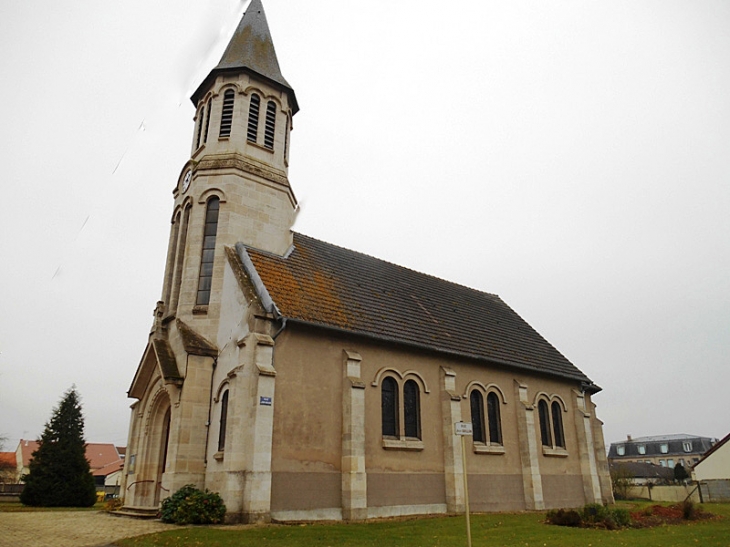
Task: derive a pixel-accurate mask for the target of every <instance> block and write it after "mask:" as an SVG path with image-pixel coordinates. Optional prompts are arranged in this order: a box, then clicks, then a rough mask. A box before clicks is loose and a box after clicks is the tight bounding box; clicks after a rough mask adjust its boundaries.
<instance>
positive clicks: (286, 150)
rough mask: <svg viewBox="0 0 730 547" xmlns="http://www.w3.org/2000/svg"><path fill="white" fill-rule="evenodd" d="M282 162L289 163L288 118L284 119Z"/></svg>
mask: <svg viewBox="0 0 730 547" xmlns="http://www.w3.org/2000/svg"><path fill="white" fill-rule="evenodd" d="M284 123H285V124H286V127H285V128H284V161H286V162H288V161H289V116H287V117H286V118H285V119H284Z"/></svg>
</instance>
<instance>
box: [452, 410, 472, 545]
mask: <svg viewBox="0 0 730 547" xmlns="http://www.w3.org/2000/svg"><path fill="white" fill-rule="evenodd" d="M454 429H455V431H456V434H457V435H458V436H459V437H461V466H462V467H463V468H464V504H465V507H464V509H465V511H464V513H465V514H466V545H467V547H471V523H470V522H469V485H468V484H467V477H466V447H465V446H464V445H465V443H464V437H466V436H467V435H472V434H473V430H472V425H471V422H456V423H455V424H454Z"/></svg>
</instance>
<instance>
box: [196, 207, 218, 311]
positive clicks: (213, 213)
mask: <svg viewBox="0 0 730 547" xmlns="http://www.w3.org/2000/svg"><path fill="white" fill-rule="evenodd" d="M219 209H220V200H219V199H218V198H217V197H212V198H210V199H209V200H208V207H207V208H206V210H205V232H204V233H203V252H202V256H201V259H200V274H199V276H198V296H197V298H196V301H195V303H196V304H197V305H199V306H205V305H207V304H208V303H209V302H210V287H211V284H212V281H213V259H214V258H215V238H216V234H217V233H218V212H219Z"/></svg>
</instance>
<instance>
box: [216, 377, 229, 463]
mask: <svg viewBox="0 0 730 547" xmlns="http://www.w3.org/2000/svg"><path fill="white" fill-rule="evenodd" d="M227 422H228V390H225V391H224V392H223V397H221V419H220V422H219V427H218V452H223V451H224V450H225V449H226V423H227Z"/></svg>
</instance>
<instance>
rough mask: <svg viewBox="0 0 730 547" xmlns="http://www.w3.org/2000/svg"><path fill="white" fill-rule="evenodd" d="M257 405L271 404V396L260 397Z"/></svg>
mask: <svg viewBox="0 0 730 547" xmlns="http://www.w3.org/2000/svg"><path fill="white" fill-rule="evenodd" d="M259 405H261V406H271V397H261V398H260V399H259Z"/></svg>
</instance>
